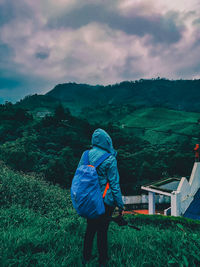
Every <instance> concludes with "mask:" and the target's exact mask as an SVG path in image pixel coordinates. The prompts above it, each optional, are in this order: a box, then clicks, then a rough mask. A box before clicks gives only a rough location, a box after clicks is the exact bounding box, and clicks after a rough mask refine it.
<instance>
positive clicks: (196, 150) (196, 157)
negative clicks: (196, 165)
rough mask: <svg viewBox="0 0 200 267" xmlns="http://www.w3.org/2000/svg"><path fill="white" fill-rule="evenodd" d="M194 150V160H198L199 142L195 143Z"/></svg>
mask: <svg viewBox="0 0 200 267" xmlns="http://www.w3.org/2000/svg"><path fill="white" fill-rule="evenodd" d="M194 151H195V162H199V144H196V146H195V148H194Z"/></svg>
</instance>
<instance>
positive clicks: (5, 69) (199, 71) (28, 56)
mask: <svg viewBox="0 0 200 267" xmlns="http://www.w3.org/2000/svg"><path fill="white" fill-rule="evenodd" d="M158 76H160V77H166V78H169V79H179V78H187V79H194V78H200V1H199V0H121V1H120V0H82V1H81V0H0V102H2V101H5V100H12V101H15V100H18V99H20V98H22V97H24V96H25V95H28V94H33V93H45V92H47V91H48V90H50V89H52V88H53V87H54V86H55V85H56V84H58V83H64V82H77V83H89V84H104V85H106V84H111V83H112V84H113V83H116V82H120V81H123V80H136V79H140V78H153V77H158Z"/></svg>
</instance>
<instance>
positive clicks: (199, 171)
mask: <svg viewBox="0 0 200 267" xmlns="http://www.w3.org/2000/svg"><path fill="white" fill-rule="evenodd" d="M141 188H142V189H143V190H146V191H148V194H149V198H148V209H149V214H155V195H156V194H159V195H164V196H168V197H170V199H171V206H170V208H168V209H167V210H165V214H166V215H168V214H171V215H172V216H181V215H183V214H184V213H185V211H186V210H187V209H188V207H189V206H190V204H191V203H192V201H193V200H194V196H195V194H196V193H197V191H198V190H199V188H200V162H195V163H194V166H193V170H192V174H191V176H190V179H189V181H188V180H187V179H186V178H185V177H182V178H168V179H164V180H161V181H158V182H155V183H152V184H150V185H145V186H142V187H141ZM199 216H200V214H199Z"/></svg>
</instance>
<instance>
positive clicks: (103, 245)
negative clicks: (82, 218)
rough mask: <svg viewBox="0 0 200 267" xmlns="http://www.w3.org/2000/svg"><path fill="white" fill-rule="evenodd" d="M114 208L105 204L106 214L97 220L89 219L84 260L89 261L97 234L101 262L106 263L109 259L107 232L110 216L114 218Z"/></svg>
mask: <svg viewBox="0 0 200 267" xmlns="http://www.w3.org/2000/svg"><path fill="white" fill-rule="evenodd" d="M113 211H114V208H113V207H111V206H108V205H106V204H105V214H103V215H101V216H100V217H99V218H97V219H87V229H86V233H85V238H84V248H83V258H84V259H85V260H86V261H88V260H89V259H90V257H91V254H92V244H93V240H94V236H95V233H97V247H98V251H99V262H100V263H104V262H105V261H106V260H107V259H108V244H107V232H108V227H109V222H110V220H109V216H112V213H113Z"/></svg>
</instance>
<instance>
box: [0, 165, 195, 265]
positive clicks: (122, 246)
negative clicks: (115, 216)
mask: <svg viewBox="0 0 200 267" xmlns="http://www.w3.org/2000/svg"><path fill="white" fill-rule="evenodd" d="M0 191H1V192H0V193H1V195H0V196H1V198H0V204H1V209H0V226H1V227H0V266H2V267H4V266H23V267H24V266H81V257H82V256H81V255H82V245H83V237H84V232H85V227H86V222H85V219H83V218H80V217H79V216H77V214H76V213H75V211H74V209H73V208H72V205H71V201H70V197H69V191H68V190H63V189H61V188H59V187H58V186H53V185H49V184H47V183H46V182H45V181H43V180H42V179H41V178H38V177H35V176H34V175H32V176H31V175H30V176H28V175H24V174H22V173H15V172H13V171H12V170H10V169H8V168H7V167H5V166H3V165H0ZM126 219H127V220H128V221H129V223H130V224H134V225H136V226H138V227H140V228H141V231H135V230H134V229H131V228H128V227H118V226H117V225H116V224H114V223H113V222H112V223H111V224H110V228H109V254H110V261H109V266H131V267H132V266H138V267H139V266H199V264H200V242H199V240H200V222H198V221H194V220H189V219H185V218H181V217H180V218H175V217H164V216H161V215H156V216H147V215H146V216H145V215H134V216H133V215H126ZM93 254H95V255H96V256H97V254H98V253H97V246H96V243H95V244H94V248H93ZM96 264H97V257H96V258H94V259H93V260H92V261H91V262H90V264H88V266H96Z"/></svg>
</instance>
